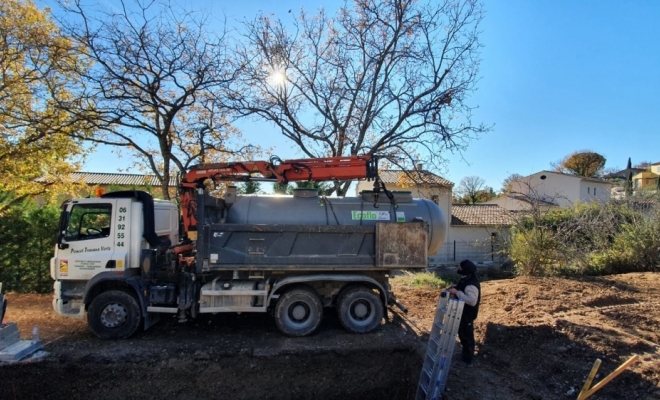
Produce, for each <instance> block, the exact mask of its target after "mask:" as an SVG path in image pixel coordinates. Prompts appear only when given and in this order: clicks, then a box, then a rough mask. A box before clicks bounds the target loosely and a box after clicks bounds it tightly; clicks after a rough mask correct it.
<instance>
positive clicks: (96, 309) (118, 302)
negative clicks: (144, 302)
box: [87, 290, 142, 340]
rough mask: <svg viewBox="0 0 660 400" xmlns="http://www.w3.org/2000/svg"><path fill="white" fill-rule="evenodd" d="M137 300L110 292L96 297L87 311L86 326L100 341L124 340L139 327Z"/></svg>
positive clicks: (123, 293)
mask: <svg viewBox="0 0 660 400" xmlns="http://www.w3.org/2000/svg"><path fill="white" fill-rule="evenodd" d="M141 318H142V315H141V313H140V306H139V305H138V302H137V300H136V299H135V298H134V297H133V296H131V295H130V294H128V293H126V292H122V291H119V290H110V291H107V292H103V293H101V294H99V295H98V296H96V297H95V298H94V300H92V303H91V304H90V305H89V309H88V310H87V324H88V325H89V327H90V329H91V330H92V332H94V334H95V335H96V336H98V337H99V338H100V339H104V340H106V339H126V338H127V337H129V336H131V335H132V334H134V333H135V331H136V330H137V329H138V327H139V326H140V320H141Z"/></svg>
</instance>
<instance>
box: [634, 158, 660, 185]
mask: <svg viewBox="0 0 660 400" xmlns="http://www.w3.org/2000/svg"><path fill="white" fill-rule="evenodd" d="M659 180H660V162H657V163H654V164H651V165H649V167H648V168H647V169H645V170H642V171H639V172H637V173H636V174H635V175H633V177H632V181H633V190H637V189H657V188H658V187H660V185H659Z"/></svg>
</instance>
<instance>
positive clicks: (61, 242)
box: [57, 231, 69, 250]
mask: <svg viewBox="0 0 660 400" xmlns="http://www.w3.org/2000/svg"><path fill="white" fill-rule="evenodd" d="M64 234H65V231H61V232H60V234H59V235H57V248H58V249H60V250H64V249H68V248H69V244H68V243H66V242H64Z"/></svg>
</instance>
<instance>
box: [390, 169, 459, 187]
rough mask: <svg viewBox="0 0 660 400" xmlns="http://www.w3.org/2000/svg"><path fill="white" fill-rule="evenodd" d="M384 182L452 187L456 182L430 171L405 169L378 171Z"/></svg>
mask: <svg viewBox="0 0 660 400" xmlns="http://www.w3.org/2000/svg"><path fill="white" fill-rule="evenodd" d="M378 175H379V176H380V179H381V180H382V181H383V183H386V184H387V183H390V184H395V185H400V186H414V185H416V184H419V185H438V186H447V187H452V186H454V184H453V183H452V182H450V181H448V180H446V179H445V178H443V177H441V176H438V175H436V174H434V173H431V172H429V171H424V170H422V171H403V170H384V171H380V172H378Z"/></svg>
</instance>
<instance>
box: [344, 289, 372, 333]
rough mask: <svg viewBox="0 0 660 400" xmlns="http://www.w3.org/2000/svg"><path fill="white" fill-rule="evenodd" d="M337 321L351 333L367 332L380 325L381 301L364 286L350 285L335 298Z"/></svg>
mask: <svg viewBox="0 0 660 400" xmlns="http://www.w3.org/2000/svg"><path fill="white" fill-rule="evenodd" d="M337 313H338V314H339V322H341V324H342V326H343V327H344V329H346V330H347V331H349V332H352V333H368V332H371V331H373V330H374V329H376V328H377V327H378V326H380V321H381V320H382V319H383V302H382V301H381V300H380V297H379V296H378V294H376V293H375V292H374V291H373V290H372V289H370V288H368V287H366V286H361V285H360V286H352V287H350V288H348V289H346V290H345V291H344V292H343V293H342V294H341V295H340V296H339V299H338V300H337Z"/></svg>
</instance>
